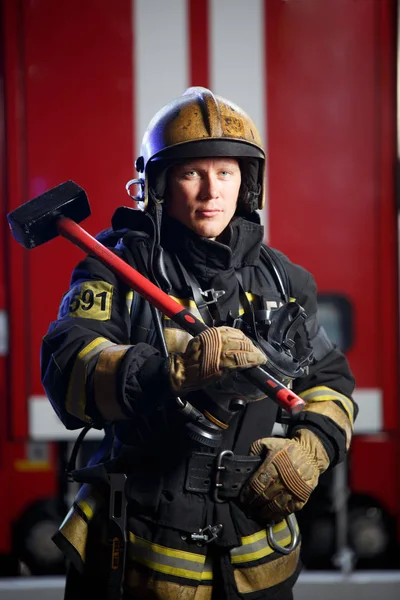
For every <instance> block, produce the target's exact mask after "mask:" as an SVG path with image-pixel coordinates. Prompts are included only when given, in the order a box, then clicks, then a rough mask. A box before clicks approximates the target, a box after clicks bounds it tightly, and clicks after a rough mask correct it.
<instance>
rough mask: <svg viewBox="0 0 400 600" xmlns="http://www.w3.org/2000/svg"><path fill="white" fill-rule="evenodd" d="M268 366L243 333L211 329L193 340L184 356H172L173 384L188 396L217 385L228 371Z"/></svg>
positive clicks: (226, 328)
mask: <svg viewBox="0 0 400 600" xmlns="http://www.w3.org/2000/svg"><path fill="white" fill-rule="evenodd" d="M266 362H267V359H266V357H265V355H264V354H263V353H262V352H261V350H258V348H256V346H255V345H254V344H253V342H252V341H251V340H249V338H248V337H246V336H245V334H244V333H243V332H242V331H240V329H234V328H233V327H226V326H224V327H210V328H209V329H206V330H205V331H202V332H201V333H200V334H199V335H196V337H194V338H193V339H191V340H190V342H189V343H188V345H187V348H186V350H185V352H173V353H171V354H170V383H171V387H172V389H173V391H174V392H175V393H176V394H178V395H179V394H185V393H187V392H190V391H193V390H197V389H199V388H202V387H205V386H207V385H209V384H210V383H214V382H215V381H218V380H219V379H221V378H222V377H223V376H224V375H225V374H226V373H227V372H229V371H233V370H235V369H238V370H243V369H248V368H249V367H255V366H258V365H262V364H264V363H266Z"/></svg>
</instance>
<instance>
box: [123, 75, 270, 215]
mask: <svg viewBox="0 0 400 600" xmlns="http://www.w3.org/2000/svg"><path fill="white" fill-rule="evenodd" d="M218 156H221V157H227V156H229V157H234V158H237V159H238V160H239V164H240V166H241V171H242V183H243V185H242V190H241V193H240V194H239V197H240V196H241V202H242V206H243V205H244V207H245V209H246V211H248V212H253V210H256V209H261V208H262V207H263V206H264V201H265V184H264V176H265V151H264V149H263V145H262V141H261V137H260V134H259V132H258V131H257V128H256V126H255V125H254V122H253V121H252V119H250V117H249V116H248V115H247V114H246V113H245V112H244V111H243V110H242V109H241V108H240V107H239V106H237V105H236V104H234V103H233V102H231V101H229V100H226V99H225V98H221V97H220V96H215V95H214V94H213V93H212V92H211V91H210V90H208V89H206V88H203V87H191V88H189V89H187V90H186V91H185V92H184V94H182V96H180V97H179V98H177V99H175V100H173V101H172V102H170V103H168V104H167V105H165V106H164V107H163V108H161V110H159V111H158V112H157V113H156V114H155V116H154V117H153V118H152V120H151V121H150V123H149V125H148V127H147V129H146V131H145V134H144V136H143V141H142V145H141V151H140V156H139V157H138V158H137V160H136V163H135V166H136V169H137V171H138V172H139V173H140V174H142V175H141V177H142V179H141V183H142V185H141V192H140V194H139V196H136V199H138V200H140V201H142V202H143V203H144V207H145V208H146V207H148V206H149V202H150V203H151V197H152V195H151V194H149V189H150V188H152V187H153V186H152V184H151V179H152V176H153V177H154V173H159V172H160V167H161V165H164V164H171V162H175V161H178V160H185V159H187V158H211V157H218ZM132 181H135V182H136V183H137V182H138V180H132ZM149 182H150V183H149ZM127 185H128V184H127Z"/></svg>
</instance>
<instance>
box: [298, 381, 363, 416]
mask: <svg viewBox="0 0 400 600" xmlns="http://www.w3.org/2000/svg"><path fill="white" fill-rule="evenodd" d="M299 395H300V398H303V400H305V402H328V401H329V400H333V401H338V402H340V403H341V404H342V405H343V408H344V409H345V410H346V412H347V414H348V415H349V419H350V421H351V423H352V424H353V421H354V406H353V403H352V401H351V400H350V398H348V397H347V396H344V395H343V394H340V393H339V392H336V391H335V390H332V389H331V388H329V387H325V386H323V385H321V386H318V387H314V388H311V389H309V390H307V391H305V392H302V393H301V394H299Z"/></svg>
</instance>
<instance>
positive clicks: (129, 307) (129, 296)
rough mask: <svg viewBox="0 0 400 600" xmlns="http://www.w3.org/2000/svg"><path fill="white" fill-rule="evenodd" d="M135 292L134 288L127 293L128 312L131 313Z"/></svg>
mask: <svg viewBox="0 0 400 600" xmlns="http://www.w3.org/2000/svg"><path fill="white" fill-rule="evenodd" d="M133 294H134V291H133V290H129V292H127V293H126V297H125V302H126V308H127V309H128V313H130V312H131V309H132V302H133Z"/></svg>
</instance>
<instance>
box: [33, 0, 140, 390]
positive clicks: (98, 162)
mask: <svg viewBox="0 0 400 600" xmlns="http://www.w3.org/2000/svg"><path fill="white" fill-rule="evenodd" d="M23 8H24V14H23V26H22V35H23V38H24V45H25V47H24V65H23V69H24V75H25V111H26V139H25V144H26V153H27V195H28V197H34V196H36V195H38V194H40V193H42V192H44V191H45V190H47V189H48V188H51V187H53V186H54V185H57V184H58V183H60V182H62V181H65V180H67V179H73V180H74V181H76V182H77V183H79V184H80V185H82V186H83V187H84V188H85V189H86V191H87V193H88V196H89V200H90V201H91V205H92V211H93V216H92V217H90V219H89V220H88V221H87V223H86V224H84V226H86V227H87V229H88V230H89V231H90V232H91V233H96V232H98V231H99V230H100V229H102V228H105V227H108V226H109V222H110V217H111V215H112V213H113V210H114V209H115V208H116V207H117V206H119V205H121V204H124V203H126V201H127V196H126V192H125V190H124V185H125V182H126V181H127V180H128V179H129V178H131V176H132V172H133V143H132V139H133V81H132V76H133V57H132V52H133V50H132V49H133V40H132V15H131V0H120V1H119V2H117V3H114V4H113V5H112V7H111V5H110V3H109V2H108V0H88V1H87V2H81V1H80V0H61V1H59V2H56V3H55V2H53V1H52V0H40V1H36V2H30V3H23ZM81 258H83V254H82V253H81V252H80V251H79V250H77V249H75V248H74V247H73V246H72V245H70V244H68V242H66V241H65V240H56V241H53V242H51V244H49V245H47V246H43V247H40V248H37V249H35V250H33V251H31V252H30V253H29V280H28V286H29V296H30V301H29V309H30V313H29V319H28V328H27V330H28V331H29V336H27V339H26V344H28V345H29V353H30V356H31V363H30V366H31V371H30V377H31V384H30V388H29V393H30V394H42V393H43V391H42V386H41V383H40V369H39V347H40V342H41V338H42V336H43V335H44V333H45V332H46V329H47V326H48V323H49V320H50V319H52V318H55V317H56V308H57V306H58V303H59V300H60V298H61V294H62V293H63V292H64V291H65V290H66V289H67V288H68V282H69V275H70V272H71V270H72V268H73V266H74V265H75V263H76V262H77V261H78V260H80V259H81Z"/></svg>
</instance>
